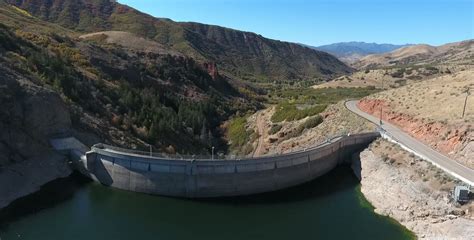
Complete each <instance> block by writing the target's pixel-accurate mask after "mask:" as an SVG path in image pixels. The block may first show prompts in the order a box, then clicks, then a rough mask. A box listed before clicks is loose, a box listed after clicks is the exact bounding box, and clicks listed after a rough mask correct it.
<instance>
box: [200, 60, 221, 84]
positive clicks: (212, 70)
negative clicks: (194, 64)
mask: <svg viewBox="0 0 474 240" xmlns="http://www.w3.org/2000/svg"><path fill="white" fill-rule="evenodd" d="M203 67H204V68H205V69H206V71H207V73H208V74H209V75H210V76H211V77H212V79H214V80H216V79H217V77H218V76H219V71H218V70H217V64H216V63H214V62H210V63H204V64H203Z"/></svg>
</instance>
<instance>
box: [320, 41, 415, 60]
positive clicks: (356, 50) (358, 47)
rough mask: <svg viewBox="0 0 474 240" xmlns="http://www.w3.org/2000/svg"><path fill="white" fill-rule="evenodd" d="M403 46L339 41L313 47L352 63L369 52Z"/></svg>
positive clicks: (384, 50)
mask: <svg viewBox="0 0 474 240" xmlns="http://www.w3.org/2000/svg"><path fill="white" fill-rule="evenodd" d="M405 46H407V45H394V44H377V43H366V42H341V43H333V44H329V45H323V46H319V47H315V49H318V50H320V51H324V52H327V53H330V54H332V55H334V56H336V57H338V58H339V59H341V60H343V61H345V62H348V63H352V62H354V61H356V60H358V59H360V58H362V57H364V56H367V55H369V54H378V53H386V52H390V51H393V50H395V49H398V48H401V47H405Z"/></svg>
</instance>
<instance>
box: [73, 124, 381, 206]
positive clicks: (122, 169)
mask: <svg viewBox="0 0 474 240" xmlns="http://www.w3.org/2000/svg"><path fill="white" fill-rule="evenodd" d="M378 136H379V134H378V133H365V134H356V135H351V136H342V137H338V138H335V139H332V140H331V141H329V142H327V143H324V144H322V145H319V146H317V147H314V148H311V149H308V150H305V151H299V152H293V153H287V154H281V155H275V156H264V157H260V158H252V159H242V160H192V159H165V158H158V157H151V156H143V155H137V154H131V153H127V152H126V151H123V152H122V151H120V150H117V149H113V150H112V149H108V148H106V147H102V148H99V147H92V150H91V151H90V152H87V154H86V158H85V159H83V160H82V161H80V163H81V164H80V168H81V171H82V172H84V173H85V174H87V175H89V176H90V177H91V178H93V179H94V180H96V181H98V182H100V183H102V184H104V185H107V186H111V187H114V188H119V189H123V190H128V191H134V192H143V193H148V194H157V195H164V196H174V197H186V198H207V197H226V196H240V195H250V194H256V193H263V192H269V191H275V190H280V189H283V188H287V187H292V186H295V185H298V184H301V183H305V182H308V181H311V180H313V179H315V178H317V177H319V176H321V175H323V174H325V173H327V172H329V171H330V170H332V169H333V168H335V167H336V166H337V165H339V164H342V163H343V162H344V160H347V159H350V157H351V155H352V154H353V153H354V152H357V151H359V150H361V149H363V148H365V147H366V146H367V145H368V144H369V143H371V142H372V141H373V140H374V139H376V138H377V137H378Z"/></svg>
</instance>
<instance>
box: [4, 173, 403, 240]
mask: <svg viewBox="0 0 474 240" xmlns="http://www.w3.org/2000/svg"><path fill="white" fill-rule="evenodd" d="M60 188H61V189H63V190H59V189H60ZM64 189H67V190H64ZM27 206H28V207H27ZM0 222H1V223H0V238H1V240H10V239H35V240H40V239H48V240H53V239H80V240H84V239H87V240H94V239H206V240H212V239H219V240H220V239H239V240H247V239H258V240H262V239H272V240H278V239H292V240H293V239H384V240H390V239H411V238H412V235H411V233H409V232H408V231H406V229H404V228H403V227H402V226H400V225H398V224H397V223H396V222H395V221H393V220H391V219H389V218H385V217H381V216H378V215H376V214H375V213H374V212H373V210H372V208H371V207H370V204H368V202H367V201H366V200H365V199H364V198H363V196H362V194H361V193H360V191H359V185H358V182H357V180H356V179H355V177H353V175H352V174H351V170H350V169H349V168H345V167H342V168H338V169H336V170H334V171H333V172H331V173H330V174H328V175H326V176H324V177H322V178H319V179H317V180H315V181H313V182H311V183H308V184H305V185H303V186H299V187H295V188H291V189H288V190H283V191H279V192H276V193H270V194H262V195H258V196H252V197H243V198H231V199H218V200H201V201H191V200H184V199H175V198H166V197H157V196H150V195H145V194H136V193H130V192H125V191H119V190H114V189H111V188H106V187H103V186H101V185H98V184H95V183H90V182H87V183H84V182H83V180H78V179H77V178H70V179H66V180H61V181H57V182H55V183H53V184H50V185H48V186H47V187H46V188H45V189H43V190H42V191H41V192H40V193H38V194H34V195H32V196H30V197H27V198H26V199H22V200H21V201H19V202H17V203H16V204H14V206H12V207H10V208H8V209H7V210H4V211H3V212H2V213H1V215H0Z"/></svg>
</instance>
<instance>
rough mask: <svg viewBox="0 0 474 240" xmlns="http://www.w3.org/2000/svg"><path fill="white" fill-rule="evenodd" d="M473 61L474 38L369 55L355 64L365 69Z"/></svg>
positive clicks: (469, 62) (462, 63) (470, 62)
mask: <svg viewBox="0 0 474 240" xmlns="http://www.w3.org/2000/svg"><path fill="white" fill-rule="evenodd" d="M473 62H474V40H467V41H462V42H456V43H449V44H445V45H442V46H439V47H434V46H430V45H426V44H419V45H413V46H408V47H404V48H400V49H397V50H395V51H392V52H389V53H384V54H374V55H368V56H366V57H364V58H361V59H360V60H359V61H357V62H355V63H354V64H353V66H354V67H356V68H359V69H363V68H376V67H388V66H396V65H409V64H417V65H420V64H444V65H446V64H456V65H472V64H473Z"/></svg>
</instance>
